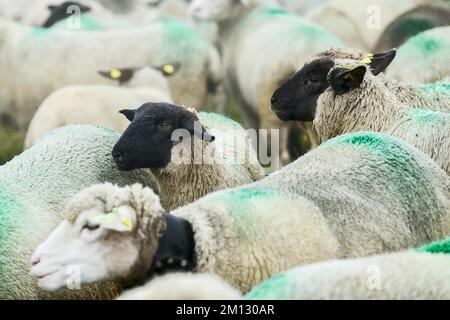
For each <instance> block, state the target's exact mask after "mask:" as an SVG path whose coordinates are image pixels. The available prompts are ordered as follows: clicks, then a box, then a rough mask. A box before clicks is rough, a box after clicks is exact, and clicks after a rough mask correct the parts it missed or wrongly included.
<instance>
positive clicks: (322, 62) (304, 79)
mask: <svg viewBox="0 0 450 320" xmlns="http://www.w3.org/2000/svg"><path fill="white" fill-rule="evenodd" d="M395 56H396V50H395V49H391V50H388V51H386V52H382V53H377V54H371V53H366V52H363V51H361V50H355V49H343V48H340V49H333V50H328V51H325V52H321V53H319V54H317V55H315V56H314V57H312V58H311V59H310V60H308V61H307V62H306V63H305V65H304V66H303V67H302V68H301V69H300V70H299V71H298V72H297V73H296V74H294V75H293V76H292V77H290V78H289V79H288V80H287V81H286V82H285V83H283V84H282V85H281V86H280V88H278V89H277V90H276V91H275V92H274V94H273V96H272V99H271V103H272V110H273V111H274V112H275V113H276V114H277V116H278V117H279V118H280V119H281V120H284V121H287V120H297V121H313V120H314V116H315V114H316V109H317V99H318V97H319V96H320V95H321V94H322V93H323V92H324V91H325V90H326V89H327V88H329V86H330V84H329V83H328V81H327V75H328V73H329V72H330V70H331V68H332V67H333V66H334V65H335V64H336V63H339V61H341V60H349V59H350V60H354V61H357V62H361V63H364V64H367V65H368V66H370V72H371V73H372V74H373V75H378V78H379V80H380V81H382V82H383V84H384V85H385V86H386V88H387V89H388V90H389V91H390V92H392V93H393V94H395V96H396V97H397V99H398V100H399V101H401V102H403V103H406V104H409V105H414V106H416V107H418V108H423V109H427V110H433V111H441V112H450V90H448V88H449V87H448V83H446V82H445V81H444V82H441V83H434V84H409V83H404V82H399V81H396V80H393V79H386V78H385V77H384V76H383V75H382V74H381V72H383V71H385V70H386V68H387V67H388V66H389V65H390V64H391V63H392V61H393V60H394V58H395Z"/></svg>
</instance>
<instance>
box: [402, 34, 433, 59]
mask: <svg viewBox="0 0 450 320" xmlns="http://www.w3.org/2000/svg"><path fill="white" fill-rule="evenodd" d="M405 46H406V48H407V49H408V50H419V52H421V53H422V54H423V55H424V56H426V55H429V54H433V53H434V52H435V51H437V50H439V49H441V48H442V43H441V42H440V41H439V40H438V39H435V38H434V37H432V36H430V35H428V34H426V33H420V34H418V35H417V36H415V37H413V38H411V39H410V41H409V42H407V43H406V45H405Z"/></svg>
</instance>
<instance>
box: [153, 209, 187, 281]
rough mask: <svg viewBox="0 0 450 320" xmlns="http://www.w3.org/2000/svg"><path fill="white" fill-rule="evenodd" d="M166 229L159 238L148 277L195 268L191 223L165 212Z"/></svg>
mask: <svg viewBox="0 0 450 320" xmlns="http://www.w3.org/2000/svg"><path fill="white" fill-rule="evenodd" d="M165 219H166V230H165V231H164V233H163V235H162V236H161V238H160V240H159V245H158V249H157V250H156V253H155V256H154V258H153V262H152V266H151V268H150V272H149V273H148V276H149V277H152V276H153V275H155V274H164V273H167V272H176V271H184V272H189V271H194V270H195V268H196V254H195V240H194V231H193V229H192V226H191V224H190V223H189V222H188V221H186V220H184V219H182V218H179V217H175V216H173V215H171V214H170V213H167V214H165Z"/></svg>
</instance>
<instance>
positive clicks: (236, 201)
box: [221, 188, 287, 218]
mask: <svg viewBox="0 0 450 320" xmlns="http://www.w3.org/2000/svg"><path fill="white" fill-rule="evenodd" d="M286 195H287V193H285V192H282V191H278V190H271V189H262V188H244V189H236V190H233V189H231V190H228V191H226V192H223V193H221V198H223V199H224V200H225V201H226V202H227V203H229V204H230V206H231V213H232V214H233V215H235V216H239V217H242V216H247V217H249V218H251V215H247V214H248V213H249V212H250V211H251V208H252V207H253V204H254V203H261V202H262V201H268V202H271V201H273V200H274V199H275V198H278V197H280V196H282V197H284V196H286Z"/></svg>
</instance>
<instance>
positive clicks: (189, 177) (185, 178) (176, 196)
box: [152, 142, 226, 210]
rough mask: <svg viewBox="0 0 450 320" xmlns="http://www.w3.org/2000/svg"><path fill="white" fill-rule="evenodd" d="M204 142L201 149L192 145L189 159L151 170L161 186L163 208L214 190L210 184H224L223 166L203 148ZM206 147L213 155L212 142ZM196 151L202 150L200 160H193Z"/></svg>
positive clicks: (186, 202)
mask: <svg viewBox="0 0 450 320" xmlns="http://www.w3.org/2000/svg"><path fill="white" fill-rule="evenodd" d="M193 145H194V143H193ZM207 146H208V145H207V143H206V142H202V144H201V151H200V150H199V148H200V146H197V147H194V146H192V151H193V152H192V157H191V163H188V164H169V166H168V167H166V168H165V169H154V170H152V172H153V174H154V175H155V177H156V179H157V180H158V183H159V186H160V189H161V194H162V199H161V200H162V202H163V206H164V208H166V209H168V210H172V209H176V208H178V207H180V206H183V205H186V204H188V203H191V202H194V201H195V200H197V199H199V198H201V197H202V196H204V195H206V194H207V193H209V192H211V191H215V190H212V189H211V188H214V187H215V188H216V189H218V188H219V186H222V185H224V183H225V184H226V181H225V182H224V177H223V174H222V168H223V166H221V165H220V164H218V163H217V162H218V161H215V159H214V158H213V159H211V158H210V154H209V152H205V150H206V147H207ZM208 148H209V150H210V151H211V152H213V151H214V152H213V153H212V155H211V156H212V157H214V154H215V150H212V149H211V146H208ZM213 148H214V147H213ZM194 149H195V150H197V151H195V150H194ZM195 152H201V154H202V157H203V158H202V159H203V162H202V163H200V164H195V163H194V158H193V155H194V154H195Z"/></svg>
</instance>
